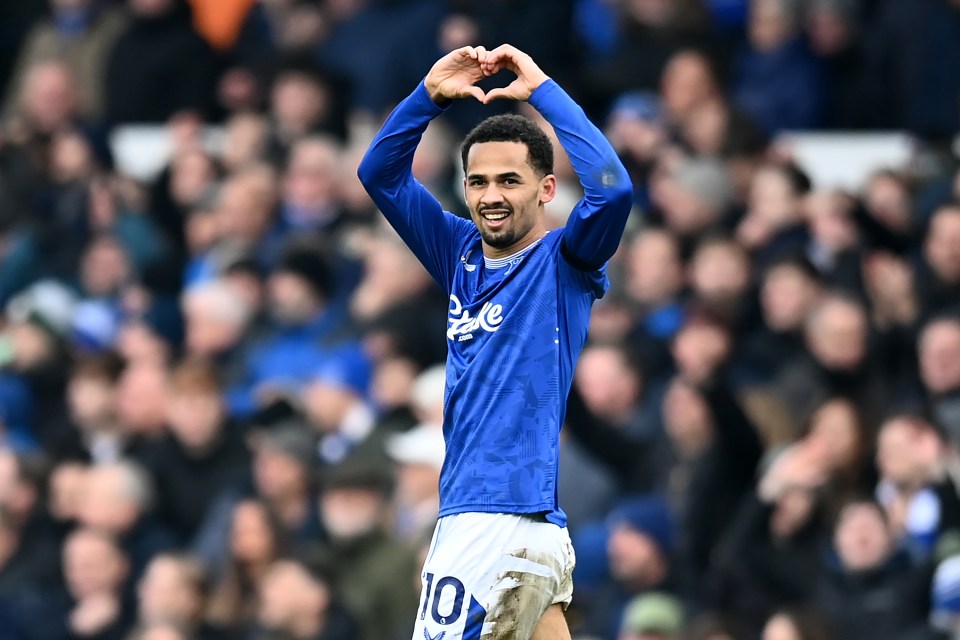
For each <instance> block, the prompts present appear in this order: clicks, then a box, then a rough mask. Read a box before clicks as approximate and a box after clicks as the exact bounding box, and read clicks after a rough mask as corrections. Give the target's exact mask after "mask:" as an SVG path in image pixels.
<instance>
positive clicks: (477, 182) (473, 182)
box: [467, 178, 483, 187]
mask: <svg viewBox="0 0 960 640" xmlns="http://www.w3.org/2000/svg"><path fill="white" fill-rule="evenodd" d="M467 184H468V185H470V186H471V187H482V186H483V180H481V179H480V178H470V180H468V181H467Z"/></svg>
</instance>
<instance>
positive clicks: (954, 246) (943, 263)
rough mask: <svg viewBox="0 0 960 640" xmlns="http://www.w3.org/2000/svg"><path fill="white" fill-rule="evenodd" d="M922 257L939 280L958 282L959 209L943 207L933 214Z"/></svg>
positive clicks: (959, 249)
mask: <svg viewBox="0 0 960 640" xmlns="http://www.w3.org/2000/svg"><path fill="white" fill-rule="evenodd" d="M923 255H924V258H926V260H927V263H928V264H929V265H930V267H931V268H932V269H933V272H934V273H935V274H936V275H937V277H938V278H940V280H942V281H944V282H945V283H948V284H956V283H957V282H960V207H955V206H950V207H943V208H941V209H939V210H938V211H937V212H936V213H935V214H934V216H933V218H932V219H931V220H930V230H929V231H928V232H927V239H926V242H925V243H924V245H923Z"/></svg>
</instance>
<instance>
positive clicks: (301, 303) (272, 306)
mask: <svg viewBox="0 0 960 640" xmlns="http://www.w3.org/2000/svg"><path fill="white" fill-rule="evenodd" d="M267 299H268V306H267V310H268V312H269V313H270V315H271V316H272V317H273V319H274V320H276V321H277V322H279V323H280V324H284V325H290V326H298V325H303V324H307V323H308V322H310V321H311V320H313V319H314V318H315V317H316V316H317V314H318V313H320V310H321V309H322V301H321V300H320V299H319V298H318V296H317V293H316V292H315V291H314V289H313V288H312V287H311V286H310V284H309V283H308V282H307V281H306V280H304V279H303V277H302V276H300V275H299V274H296V273H292V272H290V271H274V272H273V273H271V274H270V276H269V278H267Z"/></svg>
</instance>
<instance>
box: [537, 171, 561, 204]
mask: <svg viewBox="0 0 960 640" xmlns="http://www.w3.org/2000/svg"><path fill="white" fill-rule="evenodd" d="M556 196H557V176H555V175H553V174H552V173H551V174H550V175H548V176H544V177H543V178H541V179H540V203H541V204H547V203H548V202H550V201H551V200H553V199H554V198H555V197H556Z"/></svg>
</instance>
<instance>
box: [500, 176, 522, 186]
mask: <svg viewBox="0 0 960 640" xmlns="http://www.w3.org/2000/svg"><path fill="white" fill-rule="evenodd" d="M503 184H508V185H516V184H520V181H519V180H518V179H516V178H504V179H503Z"/></svg>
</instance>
